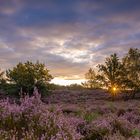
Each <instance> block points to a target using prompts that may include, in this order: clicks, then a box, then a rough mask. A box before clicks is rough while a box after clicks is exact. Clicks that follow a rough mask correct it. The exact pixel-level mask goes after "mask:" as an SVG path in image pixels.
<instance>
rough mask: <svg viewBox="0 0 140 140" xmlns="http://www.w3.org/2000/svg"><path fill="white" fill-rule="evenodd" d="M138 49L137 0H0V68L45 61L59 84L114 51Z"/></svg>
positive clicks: (77, 78) (80, 74)
mask: <svg viewBox="0 0 140 140" xmlns="http://www.w3.org/2000/svg"><path fill="white" fill-rule="evenodd" d="M130 47H131V48H140V0H0V68H1V69H4V70H5V69H9V68H12V67H13V66H15V65H16V64H17V63H18V62H25V61H27V60H30V61H33V62H35V61H36V60H39V61H40V62H42V63H45V64H46V66H47V68H48V69H49V70H50V73H51V74H52V75H53V76H54V77H55V79H54V80H53V81H52V82H54V83H59V84H70V83H76V82H77V83H79V82H80V81H83V79H84V74H85V73H86V72H87V70H88V69H89V68H90V67H93V68H96V66H97V64H99V63H103V62H104V59H105V58H106V57H107V56H109V55H110V54H112V53H114V52H116V53H117V54H118V55H119V56H120V57H122V56H123V55H124V54H126V53H127V51H128V49H129V48H130Z"/></svg>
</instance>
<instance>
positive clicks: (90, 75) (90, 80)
mask: <svg viewBox="0 0 140 140" xmlns="http://www.w3.org/2000/svg"><path fill="white" fill-rule="evenodd" d="M85 78H86V79H87V81H86V82H84V83H82V85H83V86H84V87H86V88H90V89H95V88H99V87H100V85H99V83H98V81H97V78H96V73H95V71H94V70H93V69H92V68H90V69H89V70H88V72H87V73H86V74H85Z"/></svg>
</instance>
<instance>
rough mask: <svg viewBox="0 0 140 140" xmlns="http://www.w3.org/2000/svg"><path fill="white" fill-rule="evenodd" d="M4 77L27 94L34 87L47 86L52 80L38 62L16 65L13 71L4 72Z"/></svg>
mask: <svg viewBox="0 0 140 140" xmlns="http://www.w3.org/2000/svg"><path fill="white" fill-rule="evenodd" d="M6 76H7V78H8V80H9V81H10V82H12V83H15V84H16V85H17V86H18V87H20V88H23V89H25V90H26V91H27V92H30V91H31V89H32V88H33V87H34V86H35V85H38V84H47V83H48V82H49V81H50V80H51V79H52V76H51V74H50V73H49V70H48V69H47V68H46V67H45V65H44V64H42V63H39V61H37V62H36V63H33V62H30V61H27V62H25V63H18V64H17V65H16V66H15V67H13V69H9V70H7V71H6Z"/></svg>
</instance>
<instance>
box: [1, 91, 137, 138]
mask: <svg viewBox="0 0 140 140" xmlns="http://www.w3.org/2000/svg"><path fill="white" fill-rule="evenodd" d="M0 113H1V116H0V140H11V139H12V140H21V139H23V140H139V139H140V102H139V100H138V99H135V100H128V101H124V100H123V99H122V98H120V99H119V97H118V98H117V99H115V100H113V101H112V98H111V97H110V96H109V94H108V93H107V92H106V91H104V90H79V91H78V90H54V91H51V92H50V94H49V96H47V97H43V98H41V96H40V94H39V93H38V90H37V89H35V91H34V94H33V96H31V97H29V96H28V95H27V96H24V97H23V96H21V98H20V100H17V99H16V102H14V99H12V100H11V99H1V101H0Z"/></svg>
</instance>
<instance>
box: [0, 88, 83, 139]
mask: <svg viewBox="0 0 140 140" xmlns="http://www.w3.org/2000/svg"><path fill="white" fill-rule="evenodd" d="M0 113H1V116H0V139H13V140H16V139H24V140H33V139H34V140H36V139H40V140H46V139H48V140H79V139H80V138H81V135H80V134H79V133H78V132H77V131H76V127H77V126H76V125H74V123H72V122H71V121H70V120H69V119H68V118H66V117H64V116H63V114H62V112H61V111H60V110H59V108H56V109H55V110H52V109H51V108H49V107H48V106H47V105H46V104H44V103H43V102H42V101H41V100H40V94H39V93H38V91H37V89H36V90H35V92H34V96H32V97H29V96H28V95H27V96H25V97H24V98H23V97H21V99H20V104H16V103H14V104H11V103H10V102H9V100H8V99H7V100H2V101H1V102H0Z"/></svg>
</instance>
